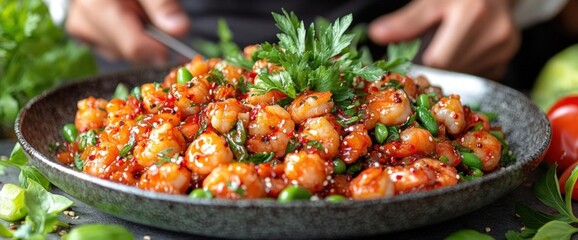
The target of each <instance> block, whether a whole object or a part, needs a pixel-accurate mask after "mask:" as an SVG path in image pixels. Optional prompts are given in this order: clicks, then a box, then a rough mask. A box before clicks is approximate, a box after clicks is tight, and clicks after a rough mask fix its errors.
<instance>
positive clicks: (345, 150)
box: [339, 124, 371, 164]
mask: <svg viewBox="0 0 578 240" xmlns="http://www.w3.org/2000/svg"><path fill="white" fill-rule="evenodd" d="M345 131H347V132H349V134H347V136H345V138H343V141H342V142H341V145H340V146H339V157H340V158H341V159H342V160H343V161H344V162H345V163H347V164H352V163H354V162H355V161H357V159H359V158H360V157H361V156H364V155H365V154H367V151H368V150H369V147H371V138H369V135H368V134H367V130H366V129H365V125H363V124H356V125H353V126H350V127H348V128H346V129H345Z"/></svg>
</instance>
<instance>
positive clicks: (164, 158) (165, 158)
mask: <svg viewBox="0 0 578 240" xmlns="http://www.w3.org/2000/svg"><path fill="white" fill-rule="evenodd" d="M173 151H174V150H173V149H172V148H167V149H165V150H163V151H161V152H160V153H158V154H157V156H158V157H159V161H157V162H156V163H155V165H156V166H161V165H163V164H165V163H169V162H177V161H178V160H179V154H173V156H169V155H170V154H171V153H172V152H173Z"/></svg>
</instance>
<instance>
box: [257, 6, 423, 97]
mask: <svg viewBox="0 0 578 240" xmlns="http://www.w3.org/2000/svg"><path fill="white" fill-rule="evenodd" d="M273 18H274V19H275V22H276V25H277V27H278V28H279V29H280V30H281V33H279V34H277V37H278V38H279V42H278V43H277V44H269V43H265V44H262V45H261V48H260V49H259V50H257V51H256V52H255V53H254V54H253V60H257V59H266V60H267V61H268V62H270V63H272V64H275V65H277V66H282V67H283V68H282V69H283V70H279V71H273V72H268V71H264V72H261V73H260V74H259V75H258V79H260V80H261V81H258V82H257V83H255V86H254V87H255V88H256V89H258V90H259V92H260V93H266V92H268V91H271V90H277V91H281V92H283V93H284V94H285V95H287V96H288V97H290V98H295V97H296V96H298V95H299V94H300V93H302V92H303V91H305V90H313V91H319V92H323V91H330V92H331V93H332V98H333V100H334V101H335V102H337V103H338V105H341V104H346V103H348V102H350V101H349V100H351V99H352V98H353V97H354V96H355V91H354V87H353V80H354V78H355V77H361V78H364V79H367V80H378V79H380V78H381V76H383V75H384V74H385V73H386V72H387V71H398V70H399V71H401V70H405V68H406V67H407V66H409V61H410V60H411V58H413V55H415V53H416V52H417V50H416V49H418V48H419V42H412V43H404V44H400V45H395V46H393V45H392V46H390V50H389V52H390V54H391V55H390V59H391V60H390V61H388V62H385V61H383V62H382V63H381V62H380V64H369V63H368V62H367V57H366V56H361V54H360V53H359V51H357V50H356V49H355V46H353V47H352V45H355V44H357V43H356V42H355V43H354V39H356V38H355V35H354V34H349V33H347V30H348V28H349V25H350V24H351V22H352V17H351V15H347V16H345V17H342V18H338V19H337V20H335V21H334V22H333V23H329V22H326V21H319V22H318V24H317V25H315V24H311V25H310V26H309V27H306V26H305V24H304V23H303V21H300V20H299V19H298V18H297V16H296V15H295V14H294V13H293V12H291V13H288V12H286V11H285V10H283V13H282V14H278V13H273ZM320 23H321V24H320ZM356 41H357V40H356ZM412 54H413V55H412ZM368 64H369V65H368ZM399 71H398V72H399Z"/></svg>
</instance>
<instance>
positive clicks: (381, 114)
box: [364, 89, 413, 130]
mask: <svg viewBox="0 0 578 240" xmlns="http://www.w3.org/2000/svg"><path fill="white" fill-rule="evenodd" d="M367 102H368V103H367V106H365V107H364V110H365V127H366V128H367V129H368V130H369V129H373V128H374V127H375V124H376V123H377V122H380V123H382V124H385V125H387V126H395V125H401V124H403V123H405V122H406V121H407V119H408V118H409V117H410V116H411V115H412V114H413V110H412V108H411V104H410V100H409V98H408V97H407V94H406V93H405V92H404V91H403V90H395V89H386V90H383V91H379V92H371V93H369V96H368V97H367Z"/></svg>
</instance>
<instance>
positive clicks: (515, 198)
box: [0, 140, 578, 239]
mask: <svg viewBox="0 0 578 240" xmlns="http://www.w3.org/2000/svg"><path fill="white" fill-rule="evenodd" d="M14 143H15V142H14V141H11V140H0V156H7V155H9V154H10V152H11V150H12V147H13V146H14ZM544 172H545V169H544V168H543V167H541V168H539V169H537V170H536V171H534V173H533V174H532V175H531V176H530V177H529V178H528V179H527V180H526V181H525V182H524V183H523V184H522V185H520V186H519V187H518V188H517V189H515V190H514V191H512V192H510V193H509V194H507V195H505V196H504V197H502V198H500V199H499V200H497V201H495V202H493V203H491V204H489V205H487V206H485V207H482V208H481V209H478V210H476V211H474V212H472V213H469V214H466V215H464V216H461V217H458V218H455V219H452V220H448V221H445V222H441V223H438V224H434V225H430V226H425V227H421V228H417V229H412V230H407V231H403V232H397V233H391V234H386V235H380V236H369V237H367V238H366V239H443V238H445V237H446V236H448V235H449V234H451V233H453V232H455V231H458V230H462V229H474V230H477V231H479V232H485V233H487V234H489V235H491V236H493V237H494V238H496V239H504V238H505V233H506V232H507V231H508V230H519V229H520V228H521V227H522V224H521V222H520V220H519V219H518V217H516V214H515V211H514V207H515V204H516V203H518V202H523V203H525V204H527V205H529V206H530V207H532V208H534V209H540V210H544V211H548V210H549V209H547V207H546V206H544V205H543V204H541V203H540V202H539V201H538V200H537V199H536V198H535V197H534V194H533V193H532V190H531V184H532V182H533V181H534V180H535V179H536V177H537V176H539V175H540V174H543V173H544ZM17 182H18V172H17V171H15V170H12V169H8V170H7V171H6V173H5V174H4V175H0V187H2V186H3V185H4V184H5V183H17ZM51 191H52V192H54V193H57V194H62V195H64V196H66V197H68V198H70V199H72V200H73V201H75V202H76V204H75V205H74V206H73V207H72V209H71V210H72V211H74V212H75V213H76V215H78V216H79V218H78V219H72V218H70V217H68V216H64V215H63V214H61V216H60V219H61V221H64V222H67V223H71V224H72V225H78V224H87V223H113V224H119V225H123V226H125V227H127V228H128V229H129V230H131V231H132V232H133V233H134V234H135V237H136V239H143V237H144V236H149V237H150V238H151V239H211V238H207V237H202V236H194V235H188V234H182V233H175V232H170V231H165V230H161V229H156V228H152V227H147V226H143V225H139V224H135V223H131V222H127V221H124V220H122V219H119V218H116V217H113V216H111V215H108V214H106V213H103V212H101V211H99V210H96V209H95V208H93V207H91V206H88V205H86V204H84V203H82V202H80V201H79V200H77V199H75V198H74V197H71V196H70V195H67V194H66V193H64V192H62V191H61V190H59V189H57V188H53V190H51ZM464 197H467V196H464ZM576 205H578V204H575V206H576ZM575 208H576V207H575ZM0 223H1V224H4V225H8V223H6V222H3V221H2V220H0ZM50 239H59V236H58V235H56V234H52V235H51V236H50Z"/></svg>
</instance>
